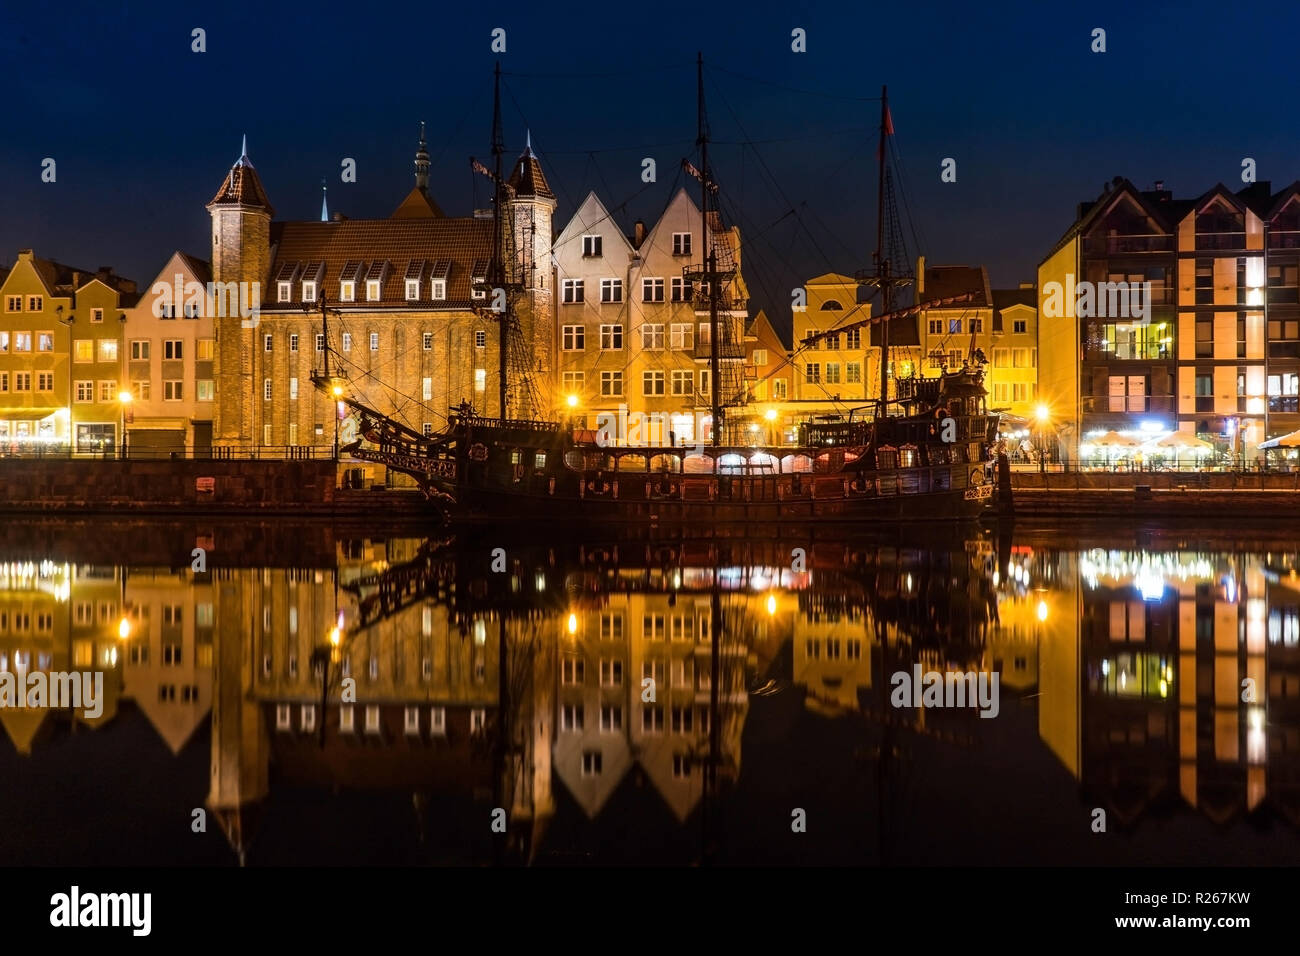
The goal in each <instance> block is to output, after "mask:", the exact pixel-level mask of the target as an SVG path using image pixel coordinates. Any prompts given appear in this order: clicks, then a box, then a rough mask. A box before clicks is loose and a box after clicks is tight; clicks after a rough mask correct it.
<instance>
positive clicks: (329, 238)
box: [262, 217, 494, 311]
mask: <svg viewBox="0 0 1300 956" xmlns="http://www.w3.org/2000/svg"><path fill="white" fill-rule="evenodd" d="M493 222H494V220H492V219H473V218H447V217H442V218H424V219H347V220H344V221H342V222H310V221H309V222H273V223H272V224H271V243H272V247H273V249H274V250H275V251H274V258H273V259H272V262H271V272H270V274H271V275H272V276H273V277H277V278H278V277H279V276H281V275H282V274H283V275H296V276H297V277H298V278H300V279H301V278H307V279H311V278H312V275H310V274H308V273H309V272H314V274H315V275H317V276H319V279H318V281H320V282H321V283H322V284H323V285H322V289H323V291H324V294H325V298H326V299H327V300H328V301H329V302H331V303H335V304H337V302H338V293H339V290H338V284H337V283H338V280H339V278H340V277H341V276H342V273H343V270H344V266H349V267H350V272H351V274H352V275H356V273H357V270H358V268H360V267H359V266H358V263H360V264H362V266H364V268H365V275H366V278H367V279H376V278H378V279H380V280H381V282H382V286H381V295H380V301H378V302H367V301H366V300H365V293H364V290H363V289H361V288H358V289H357V298H356V307H357V308H365V307H371V308H373V307H377V306H378V307H382V306H398V305H401V306H403V307H406V308H416V309H429V308H437V309H468V308H470V307H471V305H472V304H473V296H472V295H471V288H470V284H471V279H472V278H473V276H474V274H475V273H474V271H473V270H474V268H475V263H476V262H478V261H479V260H483V261H484V262H486V261H487V260H488V259H490V258H491V256H492V227H493ZM419 259H426V260H429V261H430V262H438V261H439V260H447V262H448V265H447V270H448V271H447V297H446V299H440V300H437V301H431V300H427V299H425V298H423V297H424V296H425V295H427V293H428V291H429V283H421V287H420V294H421V296H422V298H421V299H420V301H419V302H416V303H408V302H407V301H406V292H405V283H404V281H403V280H404V277H405V275H406V271H407V269H408V266H409V264H410V263H411V261H412V260H419ZM275 291H276V290H272V294H271V296H270V298H271V299H272V300H273V301H271V302H270V303H267V304H264V305H263V307H262V308H263V311H267V310H272V311H274V310H276V309H289V308H292V309H299V308H301V306H302V302H301V298H300V297H301V295H302V282H300V281H295V282H294V283H293V286H292V295H293V300H292V301H291V302H287V303H281V302H278V301H274V300H277V299H278V298H279V297H278V295H276V294H275ZM347 305H351V303H347Z"/></svg>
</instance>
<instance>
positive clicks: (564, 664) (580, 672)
mask: <svg viewBox="0 0 1300 956" xmlns="http://www.w3.org/2000/svg"><path fill="white" fill-rule="evenodd" d="M585 677H586V675H585V665H584V662H583V660H582V658H580V657H566V658H563V659H562V660H561V661H560V683H561V684H569V685H573V684H581V683H582V682H583V680H584V679H585Z"/></svg>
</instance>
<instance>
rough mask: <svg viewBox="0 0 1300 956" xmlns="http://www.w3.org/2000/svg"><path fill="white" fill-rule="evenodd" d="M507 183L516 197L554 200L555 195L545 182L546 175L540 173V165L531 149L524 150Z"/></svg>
mask: <svg viewBox="0 0 1300 956" xmlns="http://www.w3.org/2000/svg"><path fill="white" fill-rule="evenodd" d="M507 183H508V184H509V185H510V188H511V189H513V190H514V191H515V195H516V196H526V197H527V196H539V197H541V198H542V199H554V198H555V193H553V192H551V186H550V184H549V183H548V182H547V181H546V174H545V173H543V172H542V164H541V163H539V162H538V161H537V157H536V156H534V155H533V151H532V149H531V148H529V149H525V150H524V152H523V154H522V155H521V156H520V157H519V161H518V162H517V163H515V168H514V172H512V173H511V174H510V178H509V179H508V180H507Z"/></svg>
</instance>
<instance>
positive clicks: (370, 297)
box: [366, 279, 379, 302]
mask: <svg viewBox="0 0 1300 956" xmlns="http://www.w3.org/2000/svg"><path fill="white" fill-rule="evenodd" d="M366 301H367V302H378V301H379V280H378V279H367V280H366Z"/></svg>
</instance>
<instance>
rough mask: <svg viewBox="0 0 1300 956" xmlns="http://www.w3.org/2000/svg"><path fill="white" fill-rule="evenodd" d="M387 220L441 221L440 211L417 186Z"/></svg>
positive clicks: (429, 197) (431, 199)
mask: <svg viewBox="0 0 1300 956" xmlns="http://www.w3.org/2000/svg"><path fill="white" fill-rule="evenodd" d="M388 218H389V219H441V218H442V210H441V209H439V208H438V204H437V203H436V202H434V201H433V197H432V196H430V195H429V194H428V193H427V192H425V191H424V190H422V189H421V188H420V187H419V186H416V187H415V188H413V189H412V190H411V191H410V192H409V193H407V194H406V198H405V199H403V200H402V204H401V205H400V206H398V207H397V208H396V209H394V210H393V214H392V215H391V216H389V217H388Z"/></svg>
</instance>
